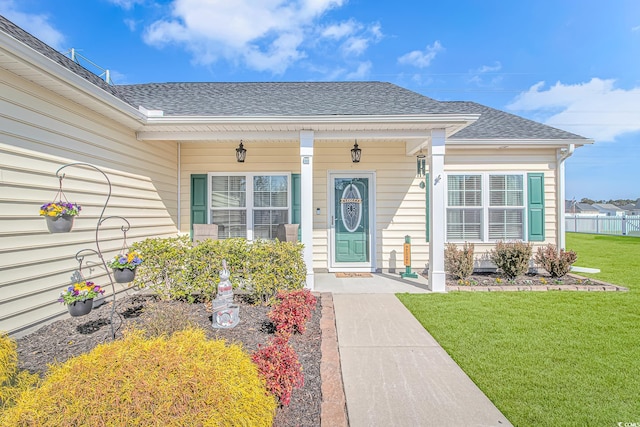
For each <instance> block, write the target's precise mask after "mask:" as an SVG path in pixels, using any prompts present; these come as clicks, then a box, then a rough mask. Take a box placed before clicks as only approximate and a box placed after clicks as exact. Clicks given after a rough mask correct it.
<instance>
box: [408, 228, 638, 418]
mask: <svg viewBox="0 0 640 427" xmlns="http://www.w3.org/2000/svg"><path fill="white" fill-rule="evenodd" d="M567 247H568V248H569V249H574V250H576V252H577V253H578V262H577V265H580V266H584V267H594V268H600V269H601V270H602V273H599V274H595V275H590V276H592V277H594V278H597V279H600V280H604V281H608V282H611V283H615V284H619V285H623V286H626V287H629V288H630V292H593V293H591V292H540V293H538V292H517V293H514V292H495V293H493V292H491V293H486V292H475V293H472V292H452V293H449V294H426V295H425V294H423V295H416V294H412V295H409V294H402V295H398V297H399V298H400V300H401V301H402V302H403V303H404V304H405V305H406V306H407V307H408V308H409V310H411V312H412V313H413V314H414V315H415V316H416V318H417V319H418V320H419V321H420V322H421V323H422V325H424V327H425V328H426V329H427V330H428V331H429V332H430V333H431V334H432V335H433V336H434V337H435V338H436V339H437V340H438V342H439V343H440V344H441V345H442V347H444V348H445V350H446V351H447V352H448V353H449V354H450V355H451V356H452V357H453V358H454V359H455V361H456V362H457V363H458V364H459V365H460V366H461V367H462V369H464V370H465V372H467V374H468V375H469V376H470V377H471V378H472V379H473V380H474V381H475V382H476V384H478V386H479V387H480V388H481V389H482V390H483V391H484V392H485V393H486V394H487V396H488V397H489V398H490V399H491V400H492V401H493V402H494V403H495V404H496V406H497V407H498V408H499V409H500V410H501V411H502V412H503V413H504V414H505V416H506V417H507V418H508V419H509V420H510V421H511V422H512V423H513V424H514V425H516V426H616V425H618V424H617V423H618V422H622V423H636V424H637V425H640V261H639V260H638V259H639V258H640V238H634V237H611V236H592V235H583V234H570V235H568V236H567Z"/></svg>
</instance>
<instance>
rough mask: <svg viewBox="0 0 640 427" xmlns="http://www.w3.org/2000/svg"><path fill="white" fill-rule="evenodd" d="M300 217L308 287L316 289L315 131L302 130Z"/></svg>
mask: <svg viewBox="0 0 640 427" xmlns="http://www.w3.org/2000/svg"><path fill="white" fill-rule="evenodd" d="M300 195H301V199H300V218H301V219H302V221H301V222H302V224H301V234H302V244H303V245H304V250H303V257H304V263H305V264H306V266H307V282H306V285H305V287H306V288H307V289H311V290H313V289H314V277H313V131H311V130H302V131H300Z"/></svg>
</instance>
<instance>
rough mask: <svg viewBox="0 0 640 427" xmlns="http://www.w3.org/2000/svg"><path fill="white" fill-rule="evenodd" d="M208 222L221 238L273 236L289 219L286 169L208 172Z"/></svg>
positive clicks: (251, 238)
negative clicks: (261, 171)
mask: <svg viewBox="0 0 640 427" xmlns="http://www.w3.org/2000/svg"><path fill="white" fill-rule="evenodd" d="M209 179H210V184H211V186H210V199H209V206H210V212H211V223H213V224H217V225H218V236H219V237H220V238H222V239H224V238H230V237H245V238H247V239H249V240H254V239H275V237H276V233H277V229H278V225H279V224H287V223H288V222H289V215H290V212H289V211H290V206H289V200H290V199H291V198H290V197H289V196H290V188H291V185H290V176H289V174H285V173H274V174H271V173H269V174H266V173H246V174H219V173H211V174H209Z"/></svg>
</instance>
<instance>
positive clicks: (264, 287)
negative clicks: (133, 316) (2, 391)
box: [132, 236, 306, 303]
mask: <svg viewBox="0 0 640 427" xmlns="http://www.w3.org/2000/svg"><path fill="white" fill-rule="evenodd" d="M132 249H134V250H137V251H139V252H140V253H141V254H142V256H143V257H144V259H145V262H144V263H143V264H142V265H140V266H139V267H138V272H137V273H136V279H135V281H134V285H136V286H139V287H148V288H149V289H152V290H153V291H155V292H156V293H157V294H158V295H159V296H160V298H161V299H164V300H186V301H189V302H193V301H194V300H196V299H200V300H205V301H206V300H210V299H212V298H214V297H215V295H216V291H217V285H218V282H219V281H220V276H219V274H220V270H221V269H222V260H223V259H225V260H226V261H227V266H228V268H229V270H230V272H231V283H232V284H233V287H234V288H235V289H238V288H241V289H243V290H245V291H246V292H247V293H248V296H249V298H250V299H252V300H253V301H254V302H263V303H265V302H268V301H269V300H270V299H271V298H273V297H274V296H275V295H276V294H277V292H278V291H279V290H295V289H301V288H302V287H303V286H304V281H305V279H306V266H305V264H304V260H303V258H302V249H303V246H302V245H301V244H300V243H295V242H279V241H277V240H276V241H269V240H257V241H255V242H252V243H248V242H247V241H246V240H245V239H226V240H205V241H203V242H200V243H198V244H197V245H193V244H192V243H191V242H190V241H189V239H188V237H187V236H182V237H178V238H169V239H147V240H144V241H142V242H137V243H135V244H134V245H132Z"/></svg>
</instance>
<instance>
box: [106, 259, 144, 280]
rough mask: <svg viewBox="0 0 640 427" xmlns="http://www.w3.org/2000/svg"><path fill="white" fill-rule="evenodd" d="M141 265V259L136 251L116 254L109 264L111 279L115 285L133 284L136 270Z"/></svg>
mask: <svg viewBox="0 0 640 427" xmlns="http://www.w3.org/2000/svg"><path fill="white" fill-rule="evenodd" d="M140 264H142V257H141V256H140V254H139V253H138V252H136V251H131V252H128V253H126V254H118V255H116V256H115V257H113V259H112V260H111V261H110V262H109V267H111V268H113V277H114V279H115V281H116V283H129V282H133V279H134V278H135V276H136V268H137V267H138V266H139V265H140Z"/></svg>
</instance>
